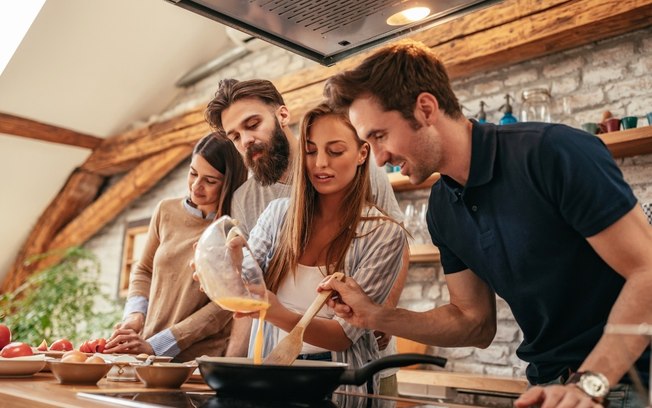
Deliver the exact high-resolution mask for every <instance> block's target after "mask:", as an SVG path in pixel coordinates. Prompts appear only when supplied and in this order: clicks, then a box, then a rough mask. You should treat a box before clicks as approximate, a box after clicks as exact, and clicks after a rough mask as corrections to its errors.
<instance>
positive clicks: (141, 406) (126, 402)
mask: <svg viewBox="0 0 652 408" xmlns="http://www.w3.org/2000/svg"><path fill="white" fill-rule="evenodd" d="M77 395H78V396H79V397H82V398H87V399H92V400H95V401H102V402H107V403H110V404H114V405H119V406H126V407H135V408H154V407H156V408H168V407H175V408H177V407H178V408H186V407H187V408H199V407H201V408H428V407H430V408H435V407H442V406H446V405H445V404H435V405H429V404H427V403H426V404H424V403H423V402H421V401H409V400H401V401H399V400H397V399H386V398H381V397H371V396H358V395H349V394H339V393H335V394H333V396H332V398H331V399H330V400H321V401H315V402H288V401H268V400H265V399H252V400H242V399H231V398H218V397H217V396H216V395H215V393H214V392H182V391H169V392H123V393H97V394H96V393H83V392H82V393H78V394H77Z"/></svg>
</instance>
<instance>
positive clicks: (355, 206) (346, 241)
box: [266, 103, 373, 292]
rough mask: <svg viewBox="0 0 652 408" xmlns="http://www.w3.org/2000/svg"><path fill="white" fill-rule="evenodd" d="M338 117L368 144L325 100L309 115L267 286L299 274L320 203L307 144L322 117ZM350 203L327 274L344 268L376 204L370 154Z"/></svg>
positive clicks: (352, 187)
mask: <svg viewBox="0 0 652 408" xmlns="http://www.w3.org/2000/svg"><path fill="white" fill-rule="evenodd" d="M325 116H335V117H337V118H338V119H340V120H341V121H342V122H343V123H344V124H345V125H346V126H347V127H349V128H350V129H351V130H352V131H353V134H354V135H355V138H356V141H357V142H358V146H359V147H361V146H363V145H364V144H365V142H364V141H362V140H361V139H360V138H359V137H358V136H357V133H356V132H355V128H354V127H353V126H352V125H351V122H349V119H348V118H347V116H346V115H344V114H343V113H341V112H336V111H334V110H333V109H331V108H330V107H329V106H328V105H327V104H325V103H322V104H320V105H319V106H317V107H315V108H314V109H312V110H310V111H309V112H308V113H306V114H305V116H304V117H303V120H302V123H301V137H300V141H299V145H300V146H301V148H300V154H299V155H298V157H297V158H296V159H295V160H294V163H293V169H292V172H293V178H292V193H291V195H290V205H289V208H288V212H287V215H286V218H285V222H284V224H283V226H282V227H281V235H280V239H279V240H278V242H279V244H278V246H277V248H276V252H275V253H274V255H273V257H272V259H271V261H270V264H269V268H268V273H267V276H268V278H267V279H266V282H267V287H268V288H269V289H270V290H271V291H272V292H276V291H277V290H278V288H279V286H280V284H281V282H282V281H283V279H285V277H286V276H288V273H295V271H296V268H297V265H298V263H299V257H300V256H301V254H302V253H303V251H304V249H305V247H306V244H307V242H308V238H309V237H310V234H312V233H314V232H315V231H313V230H312V220H313V216H314V214H315V209H316V208H317V203H318V202H319V193H318V192H317V190H315V188H314V186H313V185H312V183H311V182H310V179H309V176H308V174H307V172H306V171H305V166H306V145H307V143H308V137H309V136H310V130H311V127H312V125H313V124H314V123H315V121H316V120H317V119H318V118H322V117H325ZM344 202H346V206H344V207H343V208H344V209H345V213H344V218H343V223H342V228H341V229H340V231H339V232H338V233H337V235H336V236H335V238H334V239H333V240H332V241H331V242H330V243H329V245H328V247H327V248H326V251H327V252H326V273H327V274H328V275H330V274H332V273H333V272H335V271H340V270H343V267H344V258H345V255H346V252H347V250H348V248H349V246H350V245H351V241H352V240H353V239H354V238H356V229H357V226H358V224H359V223H360V220H361V219H363V218H362V217H361V214H362V211H363V209H364V208H365V207H366V206H368V205H373V204H372V195H371V186H370V180H369V157H367V160H365V162H364V163H363V164H361V165H359V166H358V169H357V171H356V174H355V177H354V179H353V181H352V182H351V184H350V185H349V187H348V191H347V192H346V195H345V197H344Z"/></svg>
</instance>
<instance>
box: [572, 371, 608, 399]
mask: <svg viewBox="0 0 652 408" xmlns="http://www.w3.org/2000/svg"><path fill="white" fill-rule="evenodd" d="M600 377H601V376H599V375H596V374H593V373H585V374H583V375H582V377H581V378H580V381H579V383H578V385H579V387H580V388H581V389H582V390H583V391H584V392H586V393H587V394H589V395H590V396H591V397H595V398H602V397H605V396H607V394H608V393H609V385H608V383H607V381H606V378H604V379H603V378H600Z"/></svg>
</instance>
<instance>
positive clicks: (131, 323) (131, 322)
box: [111, 312, 145, 338]
mask: <svg viewBox="0 0 652 408" xmlns="http://www.w3.org/2000/svg"><path fill="white" fill-rule="evenodd" d="M144 326H145V315H144V314H142V313H140V312H134V313H130V314H129V315H128V316H127V318H126V319H125V320H124V321H123V322H120V323H116V324H115V326H113V330H120V329H130V330H133V331H135V332H136V333H140V332H141V331H142V330H143V327H144ZM114 335H115V333H114V334H113V335H111V338H113V336H114Z"/></svg>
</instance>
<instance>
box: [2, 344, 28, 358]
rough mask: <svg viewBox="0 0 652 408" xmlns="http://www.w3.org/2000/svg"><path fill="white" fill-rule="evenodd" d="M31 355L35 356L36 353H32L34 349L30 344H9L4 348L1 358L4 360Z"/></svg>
mask: <svg viewBox="0 0 652 408" xmlns="http://www.w3.org/2000/svg"><path fill="white" fill-rule="evenodd" d="M31 355H34V352H32V348H31V347H30V346H29V344H25V343H21V342H19V341H17V342H14V343H9V344H7V345H6V346H4V347H3V348H2V351H0V357H4V358H13V357H20V356H31Z"/></svg>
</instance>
